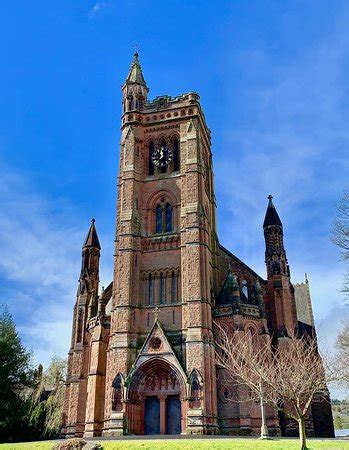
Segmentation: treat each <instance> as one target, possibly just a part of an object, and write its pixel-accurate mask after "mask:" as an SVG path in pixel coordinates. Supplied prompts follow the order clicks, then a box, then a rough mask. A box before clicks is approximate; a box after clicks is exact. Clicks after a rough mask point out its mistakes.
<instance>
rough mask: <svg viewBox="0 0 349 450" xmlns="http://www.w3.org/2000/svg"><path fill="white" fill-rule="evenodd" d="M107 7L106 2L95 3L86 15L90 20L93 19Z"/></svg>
mask: <svg viewBox="0 0 349 450" xmlns="http://www.w3.org/2000/svg"><path fill="white" fill-rule="evenodd" d="M106 6H107V2H97V3H95V4H94V5H93V6H92V8H91V9H90V11H89V13H88V15H89V17H90V18H92V17H95V16H96V15H97V14H99V13H100V12H101V11H102V10H103V9H104V8H105V7H106Z"/></svg>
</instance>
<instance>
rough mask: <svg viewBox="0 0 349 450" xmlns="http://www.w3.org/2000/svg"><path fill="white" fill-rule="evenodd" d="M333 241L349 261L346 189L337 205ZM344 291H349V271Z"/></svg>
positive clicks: (348, 193) (348, 200) (348, 217)
mask: <svg viewBox="0 0 349 450" xmlns="http://www.w3.org/2000/svg"><path fill="white" fill-rule="evenodd" d="M331 240H332V242H333V243H334V244H335V245H337V246H338V247H339V248H340V249H341V253H342V256H343V259H344V260H345V261H347V262H348V261H349V191H345V192H344V194H343V198H342V200H341V201H340V202H339V203H338V205H337V218H336V220H335V222H334V225H333V227H332V237H331ZM343 292H346V293H349V273H347V274H346V276H345V279H344V284H343Z"/></svg>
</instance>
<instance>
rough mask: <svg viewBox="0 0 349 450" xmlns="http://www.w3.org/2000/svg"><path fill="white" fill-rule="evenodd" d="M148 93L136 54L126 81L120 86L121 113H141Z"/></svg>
mask: <svg viewBox="0 0 349 450" xmlns="http://www.w3.org/2000/svg"><path fill="white" fill-rule="evenodd" d="M148 92H149V89H148V87H147V83H146V82H145V80H144V77H143V72H142V68H141V65H140V62H139V59H138V53H135V54H134V55H133V60H132V63H131V67H130V70H129V73H128V75H127V78H126V81H125V83H124V85H123V86H122V104H123V113H125V112H129V111H141V110H142V109H143V106H144V104H145V102H146V101H147V94H148Z"/></svg>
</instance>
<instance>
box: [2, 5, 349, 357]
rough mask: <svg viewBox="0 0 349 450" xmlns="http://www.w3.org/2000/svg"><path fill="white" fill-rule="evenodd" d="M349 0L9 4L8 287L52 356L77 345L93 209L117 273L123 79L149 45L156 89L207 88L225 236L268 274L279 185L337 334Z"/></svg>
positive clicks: (321, 309)
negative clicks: (267, 222)
mask: <svg viewBox="0 0 349 450" xmlns="http://www.w3.org/2000/svg"><path fill="white" fill-rule="evenodd" d="M348 21H349V3H348V2H347V1H332V2H330V3H329V2H328V1H322V0H318V1H316V2H314V1H306V0H304V1H297V0H293V1H287V0H284V1H282V2H280V1H276V0H275V1H267V0H263V1H261V0H259V1H253V0H249V1H214V2H209V1H191V2H187V1H184V0H182V1H171V2H163V1H152V2H150V1H141V0H138V1H125V0H124V1H122V2H121V1H118V0H106V1H97V2H96V1H87V0H80V1H79V0H74V2H72V1H68V0H66V1H64V0H60V1H59V2H58V1H57V2H47V1H40V0H36V1H34V2H29V1H25V2H21V3H18V2H13V1H12V2H10V1H8V2H3V3H2V6H1V14H0V25H1V26H0V50H1V55H2V69H1V71H0V91H1V92H0V175H1V180H2V183H1V185H0V208H1V214H0V254H1V258H0V291H1V292H0V294H1V297H0V298H1V301H2V302H6V303H7V304H8V305H9V307H10V310H11V312H12V314H13V315H14V318H15V320H16V323H17V324H18V327H19V330H20V333H21V336H22V337H23V340H24V342H25V343H26V344H27V345H28V346H29V347H31V348H32V349H33V350H34V354H35V359H36V361H37V362H39V361H42V362H44V363H47V362H48V361H49V359H50V356H51V355H53V354H59V355H65V354H66V352H67V350H68V347H69V340H70V324H71V316H72V307H73V303H74V300H75V293H76V288H77V279H78V276H79V269H80V257H81V244H82V241H83V239H84V237H85V234H86V232H87V229H88V226H89V221H90V218H91V217H95V218H96V225H97V229H98V232H99V236H100V240H101V244H102V267H101V268H102V275H101V281H102V284H104V285H107V284H108V283H109V281H110V280H111V276H112V254H113V233H114V219H115V196H116V192H115V185H116V173H117V168H118V142H119V126H120V112H121V108H120V99H121V91H120V86H121V84H122V82H123V81H124V79H125V76H126V74H127V71H128V68H129V65H130V61H131V59H132V53H133V51H134V48H133V46H134V44H135V43H138V45H139V52H140V58H141V63H142V67H143V72H144V76H145V78H146V81H147V83H148V85H149V87H150V98H153V97H155V96H157V95H162V94H168V95H173V96H175V95H178V94H181V93H184V92H188V91H192V90H194V91H197V92H198V93H199V94H200V96H201V102H202V106H203V108H204V110H205V114H206V119H207V122H208V125H209V127H210V128H211V131H212V144H213V145H212V151H213V155H214V167H215V186H216V194H217V200H218V211H217V214H218V228H219V236H220V240H221V242H222V243H223V244H224V245H225V246H226V247H228V248H229V249H230V250H231V251H232V252H233V253H235V254H236V255H237V256H238V257H240V258H241V259H243V260H244V261H245V262H246V263H247V264H249V265H250V266H251V267H252V268H253V269H255V270H256V271H258V272H259V273H260V274H261V275H263V276H264V275H265V267H264V241H263V232H262V222H263V216H264V213H265V208H266V205H267V199H266V197H267V195H268V194H270V193H271V194H273V195H274V201H275V204H276V206H277V209H278V211H279V214H280V216H281V219H282V221H283V223H284V230H285V242H286V248H287V254H288V258H289V263H290V266H291V271H292V280H293V281H294V282H298V281H302V280H303V278H304V272H307V273H308V277H309V280H310V283H311V292H312V297H313V306H314V312H315V317H316V321H317V323H318V326H319V330H320V331H319V332H320V334H322V335H323V336H324V341H325V342H327V343H329V344H331V343H332V342H333V339H334V337H335V335H336V333H337V331H338V328H339V327H340V321H341V319H342V318H343V317H345V316H348V306H347V305H345V301H344V299H343V295H342V294H341V293H340V292H339V289H340V286H341V282H342V277H343V273H344V271H345V266H344V263H343V262H342V261H341V260H340V256H339V252H338V250H337V249H336V248H335V247H334V246H333V245H332V244H331V243H330V240H329V234H330V228H331V224H332V222H333V219H334V216H335V203H336V202H337V201H338V200H339V198H340V197H341V194H342V192H343V190H344V189H345V188H347V187H348V169H349V162H348V160H349V158H348V154H349V151H348V146H349V128H348V119H349V88H348V86H349V83H348V73H349V59H348V56H349V31H348Z"/></svg>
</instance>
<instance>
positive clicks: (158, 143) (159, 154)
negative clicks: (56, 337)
mask: <svg viewBox="0 0 349 450" xmlns="http://www.w3.org/2000/svg"><path fill="white" fill-rule="evenodd" d="M148 92H149V89H148V86H147V84H146V82H145V79H144V76H143V73H142V69H141V65H140V62H139V58H138V54H137V53H135V55H134V58H133V61H132V64H131V68H130V71H129V73H128V75H127V78H126V81H125V83H124V84H123V86H122V118H121V142H120V163H119V164H120V165H119V174H118V179H117V187H118V189H117V190H118V194H117V217H116V236H115V259H114V272H113V280H112V281H111V283H110V284H109V286H107V287H106V288H105V289H104V288H100V286H99V259H100V252H101V245H100V241H99V239H98V235H97V230H96V225H95V221H94V220H92V223H91V226H90V229H89V231H88V234H87V237H86V239H85V241H84V243H83V247H82V265H81V272H80V278H79V285H78V291H77V297H76V302H75V306H74V312H73V325H72V338H71V347H70V351H69V356H68V373H67V383H66V395H65V402H64V428H63V433H64V435H65V436H67V437H69V436H84V437H93V436H118V435H124V434H135V435H144V434H155V435H156V434H170V435H174V434H230V435H258V433H259V431H260V427H261V415H260V407H259V405H258V404H255V403H253V402H235V401H233V399H234V398H236V397H237V394H238V393H237V392H235V390H236V389H237V388H236V387H235V386H233V385H231V383H229V382H228V381H227V377H226V376H225V375H224V373H223V370H222V368H221V367H219V365H218V364H216V362H215V339H216V336H215V328H214V324H215V323H217V324H219V325H220V326H221V327H222V328H223V329H227V330H229V328H230V329H236V330H238V331H241V332H243V333H249V334H250V335H251V338H252V339H254V340H255V342H256V345H257V344H258V341H259V340H265V339H272V340H273V341H274V343H275V344H276V345H277V343H278V341H279V340H280V339H287V330H300V331H301V332H304V333H315V329H314V321H313V314H312V307H311V298H310V293H309V283H308V280H307V279H306V280H305V282H304V283H299V284H292V283H291V279H290V268H289V265H288V261H287V256H286V250H285V247H284V241H283V225H282V222H281V220H280V217H279V215H278V213H277V211H276V208H275V206H274V203H273V199H272V197H271V196H269V199H268V204H267V207H266V215H265V220H264V223H263V230H264V238H265V263H266V273H267V278H266V279H264V278H263V277H261V276H260V275H258V274H257V273H256V272H254V271H253V270H252V269H251V268H250V267H248V266H247V265H246V264H245V263H244V262H243V261H241V260H240V259H239V258H238V257H237V256H236V255H234V254H233V253H231V252H230V251H229V250H228V249H226V248H224V247H223V246H222V245H221V244H220V242H219V239H218V236H217V231H216V199H215V193H214V176H213V175H214V174H213V167H212V153H211V137H210V130H209V128H208V126H207V124H206V121H205V115H204V112H203V110H202V108H201V105H200V101H199V99H200V98H199V95H198V94H197V93H195V92H189V93H186V94H182V95H179V96H177V97H170V96H168V95H163V96H159V97H156V98H155V99H153V100H149V99H148ZM284 201H286V199H284ZM266 420H267V426H268V429H269V433H270V434H273V435H283V436H292V435H295V434H296V433H297V431H296V430H297V425H296V424H295V423H294V422H293V421H291V420H289V419H287V418H285V417H282V415H280V414H279V413H278V412H277V411H274V410H272V409H271V408H269V407H267V408H266ZM307 431H308V434H309V435H312V436H323V437H325V436H333V424H332V413H331V407H330V404H329V403H326V402H317V403H316V402H314V403H313V405H312V407H311V411H310V414H309V417H308V420H307Z"/></svg>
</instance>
